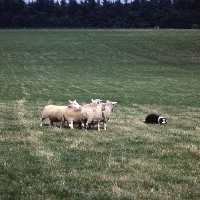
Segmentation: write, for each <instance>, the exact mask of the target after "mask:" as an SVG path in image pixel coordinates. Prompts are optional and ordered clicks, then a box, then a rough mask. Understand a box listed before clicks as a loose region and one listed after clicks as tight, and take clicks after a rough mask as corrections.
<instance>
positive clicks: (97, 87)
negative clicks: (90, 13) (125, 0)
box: [0, 30, 200, 200]
mask: <svg viewBox="0 0 200 200" xmlns="http://www.w3.org/2000/svg"><path fill="white" fill-rule="evenodd" d="M0 61H1V62H0V72H1V73H0V199H2V200H7V199H19V200H23V199H27V200H31V199H34V200H35V199H37V200H40V199H41V200H43V199H48V200H50V199H51V200H54V199H59V200H60V199H92V200H93V199H152V200H155V199H158V200H160V199H162V200H171V199H172V200H173V199H188V200H191V199H199V198H200V123H199V121H200V31H198V30H0ZM92 98H93V99H94V98H101V99H103V100H104V101H106V100H107V99H108V100H111V101H117V102H118V103H117V105H116V109H115V111H114V112H113V113H112V116H111V119H110V121H109V122H108V126H107V131H104V130H103V129H102V130H101V131H100V132H98V131H97V130H96V129H92V130H88V131H87V132H83V131H82V130H80V129H79V128H78V127H75V129H74V130H70V129H69V128H64V129H62V130H60V129H59V128H57V127H56V126H54V127H51V126H49V121H48V120H46V121H45V125H44V126H43V127H40V126H39V119H40V117H41V113H42V110H43V108H44V106H45V105H47V104H56V105H66V104H67V103H68V100H75V99H76V100H77V102H79V103H80V104H82V103H88V102H90V101H91V99H92ZM149 113H157V114H161V115H162V116H164V117H166V118H167V120H168V124H167V125H166V126H159V125H146V124H144V123H143V119H144V118H145V117H146V115H147V114H149Z"/></svg>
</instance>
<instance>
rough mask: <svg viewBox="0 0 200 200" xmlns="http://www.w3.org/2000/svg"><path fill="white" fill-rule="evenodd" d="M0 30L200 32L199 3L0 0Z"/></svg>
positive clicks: (196, 0)
mask: <svg viewBox="0 0 200 200" xmlns="http://www.w3.org/2000/svg"><path fill="white" fill-rule="evenodd" d="M0 27H1V28H44V27H45V28H46V27H49V28H53V27H59V28H155V27H157V28H158V27H159V28H175V29H179V28H180V29H191V28H200V1H199V0H133V1H131V2H128V1H127V0H125V1H124V2H123V3H122V2H121V1H120V0H115V1H110V0H102V1H100V0H84V1H82V0H81V1H80V2H79V3H78V2H77V1H76V0H69V1H66V0H61V1H60V2H58V1H54V0H36V1H29V2H28V3H25V1H23V0H0Z"/></svg>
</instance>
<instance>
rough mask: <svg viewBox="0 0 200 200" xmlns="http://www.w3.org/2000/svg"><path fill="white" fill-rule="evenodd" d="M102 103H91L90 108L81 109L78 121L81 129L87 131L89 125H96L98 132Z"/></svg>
mask: <svg viewBox="0 0 200 200" xmlns="http://www.w3.org/2000/svg"><path fill="white" fill-rule="evenodd" d="M102 106H103V104H102V103H99V104H98V103H97V102H92V105H91V106H84V107H82V109H81V117H80V121H81V124H82V129H83V130H84V129H85V130H87V128H88V125H89V124H91V123H97V125H98V131H100V121H101V119H102Z"/></svg>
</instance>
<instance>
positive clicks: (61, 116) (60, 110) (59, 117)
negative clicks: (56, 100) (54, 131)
mask: <svg viewBox="0 0 200 200" xmlns="http://www.w3.org/2000/svg"><path fill="white" fill-rule="evenodd" d="M80 107H81V106H80V105H79V104H78V103H77V102H76V100H74V101H70V100H69V105H68V106H56V105H48V106H45V107H44V110H43V112H42V117H41V118H40V126H42V122H43V120H44V119H46V118H49V120H50V125H51V126H53V122H60V128H62V126H63V124H64V123H65V121H66V117H65V116H66V115H67V114H68V112H70V111H71V109H73V108H77V109H78V108H80ZM79 118H80V116H79ZM70 127H71V126H70ZM72 128H73V123H72Z"/></svg>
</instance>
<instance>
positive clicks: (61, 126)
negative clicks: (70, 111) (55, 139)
mask: <svg viewBox="0 0 200 200" xmlns="http://www.w3.org/2000/svg"><path fill="white" fill-rule="evenodd" d="M63 124H64V122H63V121H61V122H60V129H62V128H63Z"/></svg>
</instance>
